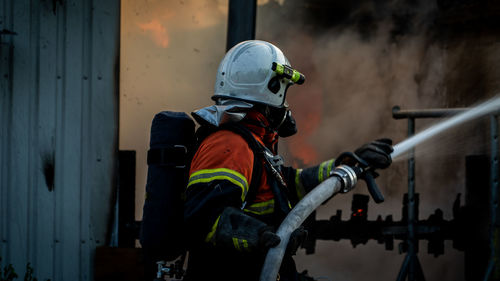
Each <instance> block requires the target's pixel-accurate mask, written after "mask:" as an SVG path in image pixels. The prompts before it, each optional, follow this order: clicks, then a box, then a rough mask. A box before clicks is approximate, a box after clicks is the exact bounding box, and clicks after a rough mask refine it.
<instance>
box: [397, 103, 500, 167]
mask: <svg viewBox="0 0 500 281" xmlns="http://www.w3.org/2000/svg"><path fill="white" fill-rule="evenodd" d="M499 110H500V97H495V98H493V99H490V100H488V101H486V102H484V103H481V104H479V105H478V106H476V107H473V108H471V109H469V110H466V111H464V112H462V113H459V114H457V115H455V116H453V117H451V118H449V119H447V120H444V121H442V122H440V123H438V124H436V125H434V126H432V127H429V128H427V129H425V130H423V131H422V132H420V133H418V134H416V135H414V136H413V137H410V138H408V139H406V140H404V141H402V142H400V143H398V144H396V145H395V146H394V152H392V154H391V157H392V159H397V158H398V157H400V156H401V155H403V153H405V152H408V151H409V150H410V149H412V148H414V147H415V146H417V145H418V144H421V143H423V142H425V141H427V140H429V139H430V138H433V137H435V136H437V135H438V134H441V133H443V132H445V131H447V130H449V129H451V128H453V127H456V126H458V125H460V124H463V123H465V122H467V121H470V120H473V119H476V118H479V117H482V116H485V115H488V114H491V113H495V112H497V111H499Z"/></svg>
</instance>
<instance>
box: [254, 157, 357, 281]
mask: <svg viewBox="0 0 500 281" xmlns="http://www.w3.org/2000/svg"><path fill="white" fill-rule="evenodd" d="M362 172H363V171H362V170H361V169H360V168H357V167H354V168H353V167H349V166H345V165H340V166H338V167H336V168H335V169H334V170H333V171H332V173H331V175H332V176H331V177H330V178H328V179H327V180H325V181H323V182H322V183H321V184H319V185H318V186H317V187H315V188H314V189H313V190H311V191H310V192H309V193H308V194H307V195H306V196H305V197H304V198H303V199H302V200H300V202H299V203H297V205H296V206H295V207H294V208H293V209H292V210H291V211H290V213H288V215H287V216H286V218H285V219H284V220H283V222H282V223H281V225H280V227H279V228H278V231H276V234H277V235H278V236H279V237H280V238H281V242H280V244H278V246H276V247H274V248H271V249H269V251H268V252H267V256H266V259H265V261H264V266H263V267H262V272H261V274H260V281H272V280H276V277H277V276H278V271H279V268H280V266H281V261H282V260H283V256H284V254H285V250H286V247H287V245H288V240H289V239H290V235H291V234H292V232H293V231H294V230H295V229H297V228H298V227H299V226H300V225H301V224H302V223H303V222H304V221H305V219H306V218H307V217H308V216H309V215H310V214H311V213H312V212H313V211H314V210H316V208H318V207H319V206H320V205H321V203H323V202H324V201H325V200H326V199H328V198H330V197H331V196H333V195H335V194H337V193H339V192H347V191H349V190H351V189H352V188H353V187H354V185H355V184H356V182H357V178H358V176H359V174H361V173H362Z"/></svg>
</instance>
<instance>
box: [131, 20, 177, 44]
mask: <svg viewBox="0 0 500 281" xmlns="http://www.w3.org/2000/svg"><path fill="white" fill-rule="evenodd" d="M137 25H138V26H139V27H140V28H141V29H142V30H143V31H144V32H146V31H149V32H151V36H152V38H153V41H154V42H155V44H157V45H158V46H160V47H162V48H166V47H168V43H169V39H168V33H167V28H165V26H163V24H162V23H161V22H160V21H159V20H158V19H153V20H151V21H150V22H148V23H138V24H137Z"/></svg>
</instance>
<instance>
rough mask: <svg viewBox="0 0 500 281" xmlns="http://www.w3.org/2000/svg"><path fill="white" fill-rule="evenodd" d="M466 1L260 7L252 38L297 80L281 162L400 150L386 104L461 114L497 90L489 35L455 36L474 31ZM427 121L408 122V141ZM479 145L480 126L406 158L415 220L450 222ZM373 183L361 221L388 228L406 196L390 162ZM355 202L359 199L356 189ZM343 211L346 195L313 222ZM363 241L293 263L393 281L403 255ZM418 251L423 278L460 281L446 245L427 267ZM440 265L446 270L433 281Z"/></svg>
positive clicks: (402, 174) (483, 132)
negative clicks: (274, 50)
mask: <svg viewBox="0 0 500 281" xmlns="http://www.w3.org/2000/svg"><path fill="white" fill-rule="evenodd" d="M468 2H470V1H455V3H450V2H449V1H389V0H388V1H383V0H378V1H364V0H357V1H340V0H339V1H335V0H334V1H320V0H314V1H313V0H310V1H291V0H287V1H285V2H284V3H282V5H279V4H278V3H276V2H274V1H269V2H268V3H267V4H266V5H263V6H260V7H259V10H258V13H257V15H258V20H257V39H263V40H267V41H270V42H272V43H274V44H275V45H277V46H279V47H280V48H281V49H282V50H283V52H284V53H285V54H286V56H287V57H288V59H289V60H290V62H291V63H292V66H293V67H294V68H296V69H298V70H299V71H301V72H302V73H304V74H305V75H306V83H305V84H304V85H300V86H293V87H291V88H290V89H289V91H288V94H287V100H288V102H289V104H290V106H291V109H292V111H293V113H294V116H295V118H296V120H297V125H298V129H299V133H298V135H296V136H293V137H291V138H290V139H284V140H282V141H281V147H280V150H281V153H282V154H284V155H285V156H286V157H285V159H287V161H288V164H292V165H295V166H297V165H298V166H304V165H305V166H308V165H313V164H316V163H318V162H320V161H324V160H327V159H330V158H333V157H335V156H337V155H338V154H340V153H341V152H342V151H352V150H354V149H356V148H357V147H359V146H360V145H362V144H363V143H366V142H369V141H371V140H374V139H377V138H381V137H389V138H392V139H393V140H394V142H395V143H398V142H400V141H402V140H404V139H405V138H406V134H407V122H406V120H394V119H392V111H391V109H392V107H393V106H394V105H398V106H400V107H401V108H403V109H423V108H446V107H463V106H470V105H473V104H474V103H476V102H478V101H481V100H482V99H484V98H485V97H487V96H491V95H493V94H494V93H495V92H496V91H498V89H499V87H498V86H499V85H498V79H494V78H493V76H494V75H495V74H494V73H498V67H495V66H494V64H495V63H498V62H499V61H500V60H499V59H498V55H500V52H498V51H493V50H492V47H493V46H492V44H493V45H495V44H494V43H492V42H493V41H494V40H493V39H492V38H497V39H498V33H496V35H486V36H484V35H483V36H478V35H476V34H474V32H471V33H460V31H459V30H460V29H461V28H470V26H476V27H477V28H483V27H480V26H484V22H483V20H484V19H482V18H481V17H480V16H478V15H477V14H474V12H470V13H469V14H467V13H468V11H469V10H468V8H470V5H469V3H468ZM468 5H469V6H468ZM483 10H484V8H483ZM476 12H477V10H476ZM465 14H467V17H462V16H464V15H465ZM459 19H460V20H459ZM457 22H458V23H457ZM486 22H487V21H486ZM486 26H487V25H486ZM470 31H471V30H469V32H470ZM490 33H491V32H490ZM482 34H488V32H483V33H482ZM493 34H495V33H493ZM495 46H498V45H495ZM466 53H469V55H468V56H467V55H465V54H466ZM470 53H474V56H473V57H472V56H470ZM494 81H496V82H494ZM438 121H439V120H421V119H420V120H417V121H416V124H417V128H416V131H417V132H418V131H420V130H422V129H423V128H425V127H428V126H429V125H431V124H432V123H435V122H438ZM488 145H489V142H488V136H487V127H486V126H485V122H484V120H483V121H473V122H472V123H470V124H467V125H465V126H461V127H460V128H458V129H455V130H452V131H450V132H448V133H446V134H444V135H443V136H440V138H439V139H436V140H433V141H430V142H428V143H427V144H425V145H424V146H421V147H418V148H417V150H416V157H417V158H416V163H417V167H416V171H417V178H416V190H417V192H418V193H420V219H425V218H427V217H428V216H429V215H430V214H432V213H433V212H434V210H435V209H437V208H440V209H442V210H443V212H444V216H445V218H446V219H452V213H451V210H452V204H453V200H454V199H455V195H456V194H457V193H462V194H464V180H465V161H464V158H465V155H470V154H484V153H487V151H488ZM381 174H382V175H381V176H380V177H379V178H378V184H379V186H380V187H381V188H382V192H383V193H384V195H385V197H386V202H384V203H383V204H381V205H376V206H374V205H373V204H370V211H369V214H370V219H372V220H373V219H375V218H376V216H377V215H378V214H380V215H382V216H383V217H384V216H386V215H389V214H392V215H394V219H396V220H397V219H400V217H401V215H400V214H401V208H402V198H403V194H404V193H406V192H407V167H406V162H405V161H400V162H397V163H394V164H393V165H392V166H391V168H390V169H388V170H386V171H382V172H381ZM355 192H357V193H365V194H367V192H366V189H365V187H364V183H360V184H358V186H357V189H356V190H355ZM350 201H351V196H350V195H339V196H337V197H335V198H333V199H332V200H330V202H329V203H328V204H327V205H326V206H324V207H322V208H320V209H319V210H318V214H317V217H318V218H319V219H328V218H329V217H330V216H331V215H333V214H335V210H336V209H342V210H344V213H349V211H348V210H349V209H350ZM462 204H463V202H462ZM344 219H348V217H345V218H344ZM370 243H373V244H370ZM370 243H369V244H368V245H367V246H360V247H358V248H356V249H355V250H349V249H348V248H349V247H348V243H347V242H322V243H321V244H318V246H317V247H316V250H317V251H318V254H316V255H312V256H305V255H304V254H303V253H302V254H299V256H298V258H297V260H298V264H299V268H302V269H310V271H309V272H310V273H311V274H312V275H316V276H321V275H327V276H329V277H330V279H331V280H335V279H342V280H364V279H367V278H366V276H377V279H380V280H388V279H394V278H396V276H397V272H398V270H399V268H400V266H401V264H402V261H403V258H404V256H403V255H398V254H396V253H387V252H385V250H384V248H383V245H374V244H375V243H374V242H373V241H371V242H370ZM420 244H421V246H420V248H421V249H424V250H421V254H419V257H420V261H421V263H422V265H423V267H424V273H425V275H426V276H427V277H429V276H430V277H431V279H437V278H441V279H442V280H463V278H464V273H463V253H462V252H458V251H456V250H454V249H452V248H451V243H447V247H446V249H445V255H444V256H441V257H439V258H437V259H435V258H433V257H431V256H428V255H426V254H425V246H426V245H425V244H426V243H423V242H421V243H420ZM356 262H357V264H358V266H353V265H355V264H356ZM443 267H447V268H450V269H452V268H453V269H454V270H451V272H450V271H449V272H448V274H447V275H446V274H445V275H443V274H442V273H441V270H440V268H443ZM381 269H383V270H382V271H383V272H381Z"/></svg>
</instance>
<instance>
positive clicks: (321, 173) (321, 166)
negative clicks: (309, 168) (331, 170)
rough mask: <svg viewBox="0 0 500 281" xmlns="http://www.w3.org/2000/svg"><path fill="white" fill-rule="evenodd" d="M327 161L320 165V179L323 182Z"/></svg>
mask: <svg viewBox="0 0 500 281" xmlns="http://www.w3.org/2000/svg"><path fill="white" fill-rule="evenodd" d="M325 165H326V162H323V163H321V164H320V165H319V173H318V181H319V182H323V168H324V167H325Z"/></svg>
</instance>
